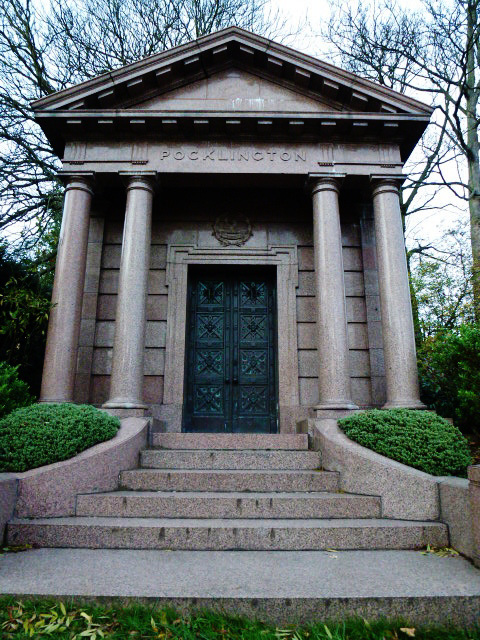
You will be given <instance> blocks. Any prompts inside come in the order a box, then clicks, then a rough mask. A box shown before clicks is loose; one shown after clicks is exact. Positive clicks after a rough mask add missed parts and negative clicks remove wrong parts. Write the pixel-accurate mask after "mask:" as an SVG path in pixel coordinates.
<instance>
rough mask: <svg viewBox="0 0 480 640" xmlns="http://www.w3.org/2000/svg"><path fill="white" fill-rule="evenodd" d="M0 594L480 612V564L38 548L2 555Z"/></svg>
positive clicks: (303, 612) (247, 609)
mask: <svg viewBox="0 0 480 640" xmlns="http://www.w3.org/2000/svg"><path fill="white" fill-rule="evenodd" d="M0 594H14V595H18V596H19V597H27V596H39V597H41V596H58V597H61V598H70V597H77V598H78V599H81V600H85V599H90V598H97V599H102V600H117V601H127V600H134V599H139V600H141V601H144V602H149V603H152V604H157V605H159V606H166V605H170V606H174V607H176V608H178V609H181V610H187V609H192V608H204V607H208V608H215V609H222V610H224V611H226V612H230V613H234V614H241V615H247V616H251V617H258V618H260V619H264V620H270V621H273V622H277V623H283V624H285V623H293V622H295V621H301V622H308V621H313V620H322V619H323V620H326V619H339V618H345V617H349V616H356V615H358V616H363V617H365V618H378V617H381V616H388V617H393V618H395V617H402V618H406V619H408V620H410V621H411V622H414V623H416V624H420V623H424V622H430V623H447V624H448V623H451V624H458V625H471V624H474V623H475V622H477V623H478V621H479V619H480V571H479V570H477V569H475V567H474V566H473V565H472V564H470V563H469V562H468V561H467V560H465V559H464V558H462V557H444V558H442V557H438V556H435V555H431V554H429V555H423V554H422V553H420V552H418V551H339V552H336V551H331V552H326V551H312V552H310V551H289V552H283V551H253V552H251V551H220V552H215V551H134V550H111V549H99V550H92V549H33V550H30V551H26V552H23V553H6V554H4V555H2V556H0Z"/></svg>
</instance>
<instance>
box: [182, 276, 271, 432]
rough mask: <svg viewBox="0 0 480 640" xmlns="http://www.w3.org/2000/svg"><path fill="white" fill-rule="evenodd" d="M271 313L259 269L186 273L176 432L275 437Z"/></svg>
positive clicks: (267, 283)
mask: <svg viewBox="0 0 480 640" xmlns="http://www.w3.org/2000/svg"><path fill="white" fill-rule="evenodd" d="M219 271H220V272H222V273H221V275H216V274H218V272H219ZM265 274H267V276H265ZM275 309H276V300H275V282H274V277H273V274H269V273H268V270H266V269H262V270H260V271H259V270H255V271H254V270H252V269H248V270H245V269H242V270H232V271H228V270H225V268H224V267H220V268H217V269H216V270H215V271H212V270H201V271H200V270H199V271H193V273H191V274H190V277H189V283H188V309H187V313H188V322H187V354H186V369H185V372H186V381H185V394H184V397H185V402H184V411H183V414H184V415H183V429H184V431H198V432H218V433H224V432H236V433H243V432H246V433H248V432H251V433H274V432H276V431H277V383H276V378H277V375H276V340H275V332H276V327H275Z"/></svg>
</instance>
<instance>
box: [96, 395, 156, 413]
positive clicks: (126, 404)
mask: <svg viewBox="0 0 480 640" xmlns="http://www.w3.org/2000/svg"><path fill="white" fill-rule="evenodd" d="M102 409H142V410H146V409H148V406H147V405H146V404H144V403H143V402H135V401H134V400H122V399H116V398H114V399H113V400H107V402H105V403H104V404H102Z"/></svg>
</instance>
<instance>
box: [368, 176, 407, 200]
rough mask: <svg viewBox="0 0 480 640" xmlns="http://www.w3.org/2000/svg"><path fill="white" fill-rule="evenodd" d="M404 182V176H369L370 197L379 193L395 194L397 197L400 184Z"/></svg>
mask: <svg viewBox="0 0 480 640" xmlns="http://www.w3.org/2000/svg"><path fill="white" fill-rule="evenodd" d="M404 181H405V176H404V175H401V176H398V175H397V176H395V175H394V176H382V175H371V176H370V183H371V187H372V195H373V197H375V196H376V195H378V194H380V193H395V194H397V195H398V193H399V190H400V187H401V186H402V183H403V182H404Z"/></svg>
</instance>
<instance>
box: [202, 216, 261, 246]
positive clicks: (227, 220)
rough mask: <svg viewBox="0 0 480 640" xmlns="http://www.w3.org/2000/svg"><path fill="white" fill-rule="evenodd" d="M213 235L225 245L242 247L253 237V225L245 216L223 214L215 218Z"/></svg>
mask: <svg viewBox="0 0 480 640" xmlns="http://www.w3.org/2000/svg"><path fill="white" fill-rule="evenodd" d="M212 226H213V232H212V235H213V236H215V238H216V239H217V240H218V241H219V242H220V243H221V244H223V245H224V246H226V247H228V246H232V245H233V246H236V247H241V246H242V244H245V243H246V242H247V240H248V239H249V238H251V237H252V235H253V231H252V225H251V224H250V220H249V219H248V218H245V217H241V218H231V217H229V216H222V217H219V218H217V219H216V220H215V222H214V224H213V225H212Z"/></svg>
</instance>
